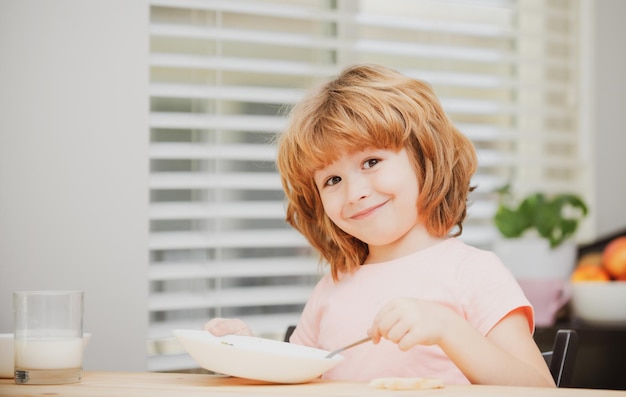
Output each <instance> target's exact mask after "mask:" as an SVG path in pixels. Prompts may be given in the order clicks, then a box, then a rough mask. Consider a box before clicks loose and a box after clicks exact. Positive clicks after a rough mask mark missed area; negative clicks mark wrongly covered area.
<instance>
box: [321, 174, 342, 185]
mask: <svg viewBox="0 0 626 397" xmlns="http://www.w3.org/2000/svg"><path fill="white" fill-rule="evenodd" d="M339 182H341V177H338V176H331V177H330V178H328V179H327V180H326V183H325V184H324V185H326V186H334V185H336V184H338V183H339Z"/></svg>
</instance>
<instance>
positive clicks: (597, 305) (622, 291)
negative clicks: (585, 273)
mask: <svg viewBox="0 0 626 397" xmlns="http://www.w3.org/2000/svg"><path fill="white" fill-rule="evenodd" d="M572 311H573V313H574V316H575V317H577V318H579V319H581V320H583V321H584V322H587V323H591V324H597V325H626V281H604V282H603V281H579V282H573V283H572Z"/></svg>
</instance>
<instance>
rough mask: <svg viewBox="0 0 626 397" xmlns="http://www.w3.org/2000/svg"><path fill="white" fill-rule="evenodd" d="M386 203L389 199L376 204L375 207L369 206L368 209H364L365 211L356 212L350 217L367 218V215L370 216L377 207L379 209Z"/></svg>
mask: <svg viewBox="0 0 626 397" xmlns="http://www.w3.org/2000/svg"><path fill="white" fill-rule="evenodd" d="M385 204H387V201H385V202H384V203H381V204H378V205H375V206H373V207H369V208H367V209H364V210H363V211H359V212H357V213H356V214H354V215H352V216H351V217H350V219H356V220H358V219H363V218H366V217H367V216H369V215H370V214H372V213H373V212H375V211H376V210H377V209H379V208H380V207H382V206H384V205H385Z"/></svg>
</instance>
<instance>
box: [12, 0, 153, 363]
mask: <svg viewBox="0 0 626 397" xmlns="http://www.w3.org/2000/svg"><path fill="white" fill-rule="evenodd" d="M148 15H149V14H148V6H147V1H144V0H132V1H127V0H46V1H37V0H0V332H11V327H12V308H11V292H12V291H14V290H24V289H81V290H84V291H85V294H86V297H85V299H86V314H85V329H86V330H87V331H90V332H92V333H93V337H92V339H91V343H90V345H89V347H88V349H87V354H86V358H85V360H86V362H85V368H86V369H109V370H143V369H145V367H146V364H145V362H146V358H145V351H146V349H145V342H144V340H145V337H146V332H147V316H146V309H145V308H146V302H147V281H146V271H147V252H146V247H147V235H148V223H147V221H146V219H147V215H146V214H147V203H148V193H147V188H146V186H147V179H148V176H147V175H148V160H147V151H148V133H149V132H148V127H147V120H148V100H147V92H148V66H147V59H148V55H147V54H148V36H147V33H146V32H147V26H148Z"/></svg>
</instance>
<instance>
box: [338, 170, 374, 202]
mask: <svg viewBox="0 0 626 397" xmlns="http://www.w3.org/2000/svg"><path fill="white" fill-rule="evenodd" d="M344 187H345V189H346V199H347V203H348V204H349V205H351V204H354V203H356V202H358V201H359V200H362V199H364V198H367V196H369V194H370V192H371V188H370V184H369V182H368V180H367V178H366V177H364V176H363V175H355V176H351V177H350V178H349V180H348V181H344Z"/></svg>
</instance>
